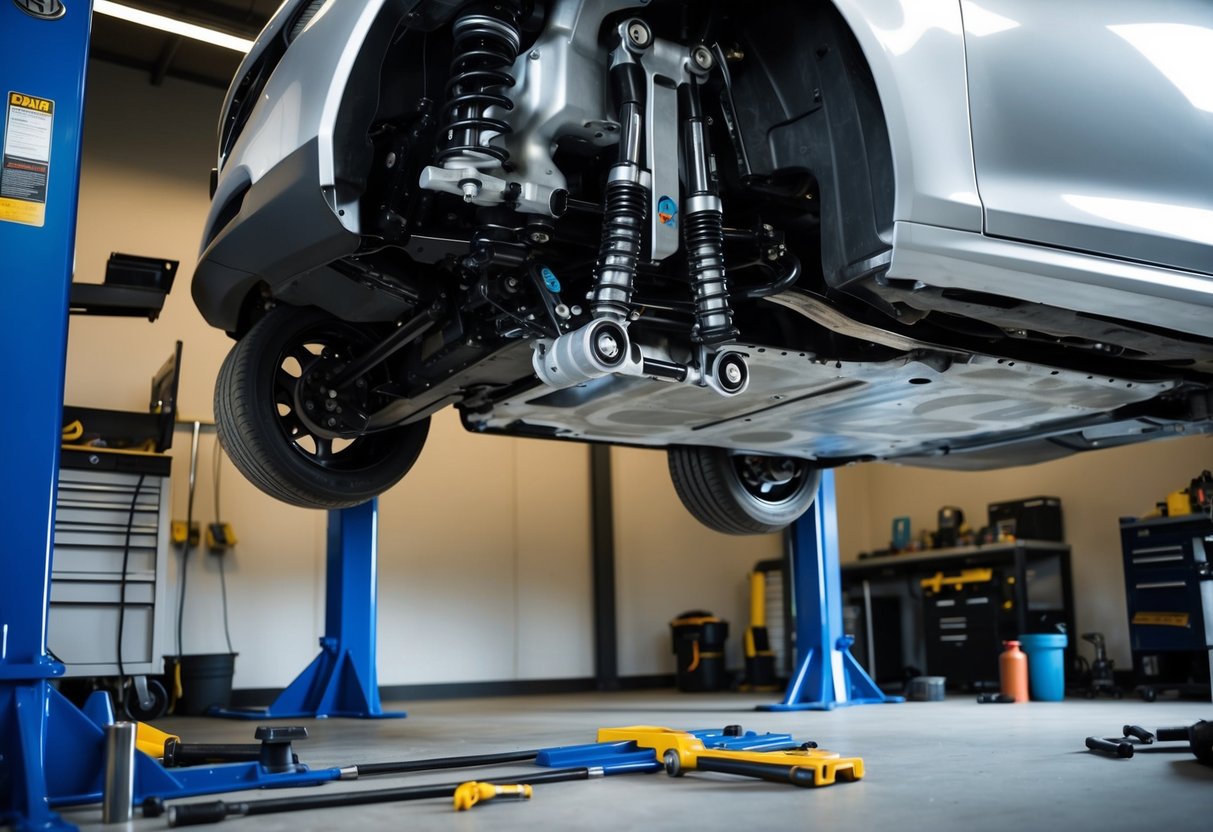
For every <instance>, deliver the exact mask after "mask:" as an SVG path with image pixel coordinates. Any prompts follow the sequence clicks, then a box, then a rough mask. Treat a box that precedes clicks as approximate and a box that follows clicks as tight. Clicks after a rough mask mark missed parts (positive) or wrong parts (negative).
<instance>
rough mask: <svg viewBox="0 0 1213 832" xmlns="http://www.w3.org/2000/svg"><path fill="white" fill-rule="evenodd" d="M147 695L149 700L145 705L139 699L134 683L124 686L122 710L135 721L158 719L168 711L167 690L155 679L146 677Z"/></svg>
mask: <svg viewBox="0 0 1213 832" xmlns="http://www.w3.org/2000/svg"><path fill="white" fill-rule="evenodd" d="M147 695H148V697H149V698H150V700H151V701H150V702H148V703H147V705H146V706H145V705H144V704H143V703H141V702H140V701H139V691H137V690H136V689H135V685H134V683H131V684H129V685H127V687H126V692H125V693H124V694H123V697H122V710H124V711H126V715H127V716H128V717H130V718H131V719H132V720H134V721H135V722H147V721H148V720H152V719H159V718H160V717H162V716H164V715H165V714H166V713H168V691H166V690H165V689H164V685H162V684H160V683H159V682H157V681H156V680H155V679H148V680H147Z"/></svg>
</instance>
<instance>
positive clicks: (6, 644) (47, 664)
mask: <svg viewBox="0 0 1213 832" xmlns="http://www.w3.org/2000/svg"><path fill="white" fill-rule="evenodd" d="M27 9H28V11H27ZM56 12H58V13H59V14H58V15H57V16H54V15H55V13H56ZM91 13H92V9H91V4H90V3H87V2H76V3H70V2H69V3H68V4H67V5H66V7H65V6H64V5H63V4H61V3H50V2H48V3H26V4H20V3H3V4H0V79H2V81H3V83H0V88H2V89H0V92H2V93H3V95H4V96H5V97H4V113H3V119H2V120H0V123H2V124H3V126H4V135H3V143H2V145H0V151H2V158H0V165H2V166H3V168H2V169H0V260H2V261H3V264H4V266H3V269H0V316H3V320H2V321H0V347H2V349H3V353H4V354H5V355H8V356H11V357H12V359H13V360H12V361H11V362H10V368H9V370H10V373H11V375H10V376H9V379H8V382H9V384H10V385H11V386H10V387H9V389H10V390H11V391H13V392H14V394H16V395H18V396H20V404H19V405H18V406H15V407H12V408H10V412H9V413H8V415H7V417H6V418H7V420H8V424H7V428H8V431H9V434H10V436H13V437H16V438H17V441H14V442H10V443H9V446H8V448H7V449H6V450H5V454H4V457H5V462H4V474H3V482H4V494H5V498H4V501H3V505H4V529H5V537H4V550H5V551H4V580H3V581H0V823H4V822H9V823H12V824H13V825H14V826H15V827H16V828H17V829H19V830H25V829H49V828H56V827H62V826H65V824H63V822H62V821H61V820H60V819H59V817H58V816H57V815H56V814H55V813H54V812H53V811H52V810H51V808H50V804H49V801H48V789H47V777H48V773H49V772H55V776H57V777H58V776H59V775H60V773H61V772H63V771H64V770H73V769H75V768H76V767H77V766H79V765H86V766H87V765H91V766H93V767H94V770H96V771H99V770H100V766H101V756H102V748H101V743H100V742H99V741H97V737H95V736H94V735H93V733H92V731H90V730H89V729H90V728H91V729H93V730H96V729H95V727H94V726H93V724H92V722H91V721H89V720H88V718H87V717H84V716H83V715H82V714H81V713H80V712H79V711H78V710H77V709H76V708H75V707H74V706H72V705H71V704H70V703H69V702H68V701H67V700H66V699H64V698H63V697H62V696H60V695H59V693H58V692H57V691H55V690H54V689H53V688H52V687H51V685H50V681H49V680H50V679H52V678H54V677H56V676H61V675H62V674H63V672H64V667H63V665H62V664H60V663H59V662H57V661H54V660H53V659H52V658H51V657H50V656H49V655H48V654H47V652H46V626H47V623H46V622H47V601H48V596H49V592H50V571H51V570H50V564H51V535H52V529H53V524H52V518H53V512H54V505H55V488H56V481H57V473H58V464H59V441H60V420H61V419H62V414H63V373H64V364H65V361H66V354H67V309H68V287H69V285H70V283H71V279H72V265H73V262H72V260H73V250H74V242H75V235H76V205H77V191H78V187H79V179H80V129H81V119H82V116H83V110H84V70H85V61H86V58H87V55H88V35H89V24H90V19H91Z"/></svg>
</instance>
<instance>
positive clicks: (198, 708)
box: [165, 653, 236, 716]
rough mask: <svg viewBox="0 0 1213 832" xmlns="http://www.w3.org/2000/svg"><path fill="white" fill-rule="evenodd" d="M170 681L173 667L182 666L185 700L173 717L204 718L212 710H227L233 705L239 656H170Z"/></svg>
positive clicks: (177, 705)
mask: <svg viewBox="0 0 1213 832" xmlns="http://www.w3.org/2000/svg"><path fill="white" fill-rule="evenodd" d="M165 661H166V664H167V665H168V672H169V679H170V682H171V680H172V674H173V672H174V668H173V664H174V663H178V662H179V663H180V665H181V698H180V699H178V700H177V704H176V706H175V707H174V708H173V713H174V714H175V715H177V716H201V715H202V714H205V713H206V712H207V711H208V710H209V709H210V708H211V707H212V706H215V707H220V708H226V707H229V706H230V705H231V704H232V676H233V674H234V673H235V671H236V654H235V653H198V654H194V655H186V656H168V657H166V659H165Z"/></svg>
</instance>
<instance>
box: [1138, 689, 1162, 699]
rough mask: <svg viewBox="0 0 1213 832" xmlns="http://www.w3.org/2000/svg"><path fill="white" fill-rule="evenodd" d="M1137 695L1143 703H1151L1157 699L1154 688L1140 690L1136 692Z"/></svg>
mask: <svg viewBox="0 0 1213 832" xmlns="http://www.w3.org/2000/svg"><path fill="white" fill-rule="evenodd" d="M1137 695H1138V696H1140V697H1141V699H1142V701H1143V702H1153V701H1154V700H1155V699H1157V698H1158V692H1157V691H1155V690H1154V688H1141V689H1139V690H1138V691H1137Z"/></svg>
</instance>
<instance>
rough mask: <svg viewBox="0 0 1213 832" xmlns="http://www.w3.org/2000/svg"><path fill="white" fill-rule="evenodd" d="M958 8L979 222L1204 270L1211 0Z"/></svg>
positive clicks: (1209, 184) (1211, 161) (964, 1)
mask: <svg viewBox="0 0 1213 832" xmlns="http://www.w3.org/2000/svg"><path fill="white" fill-rule="evenodd" d="M961 9H962V12H963V17H964V31H965V49H966V54H967V72H968V83H969V101H970V114H971V119H972V129H973V156H974V164H975V167H976V173H977V187H978V192H979V194H980V196H981V200H982V203H983V206H984V222H985V232H986V233H987V234H989V235H991V236H997V237H1006V238H1011V239H1016V240H1023V241H1028V242H1033V243H1043V244H1047V245H1052V246H1060V247H1065V248H1069V249H1077V250H1080V251H1087V252H1092V253H1097V254H1102V255H1110V256H1113V257H1118V258H1125V259H1130V260H1137V261H1143V262H1147V263H1156V264H1160V265H1165V266H1171V267H1174V268H1179V269H1187V270H1193V271H1198V272H1203V273H1206V274H1209V273H1213V3H1210V2H1208V0H1150V2H1141V0H1066V2H1040V0H961Z"/></svg>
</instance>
